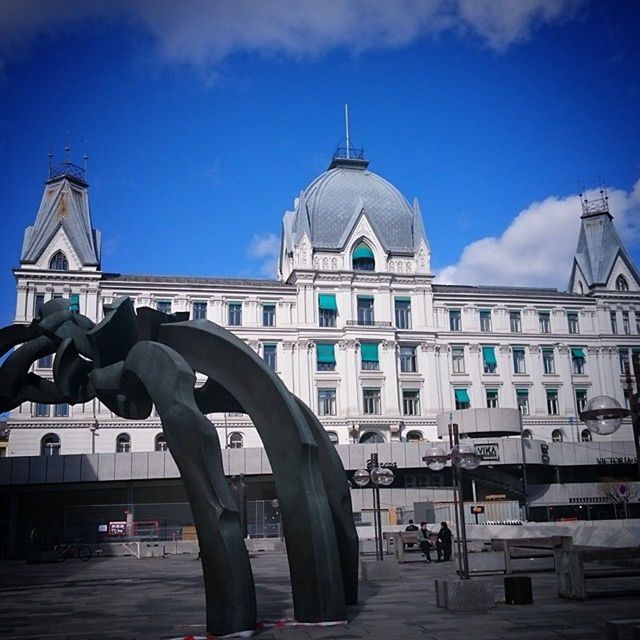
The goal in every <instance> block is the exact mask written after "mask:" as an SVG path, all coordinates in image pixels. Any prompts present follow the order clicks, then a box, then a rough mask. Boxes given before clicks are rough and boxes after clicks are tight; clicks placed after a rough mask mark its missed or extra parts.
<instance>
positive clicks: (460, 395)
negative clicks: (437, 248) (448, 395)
mask: <svg viewBox="0 0 640 640" xmlns="http://www.w3.org/2000/svg"><path fill="white" fill-rule="evenodd" d="M455 393H456V400H457V401H458V402H469V394H468V393H467V390H466V389H455Z"/></svg>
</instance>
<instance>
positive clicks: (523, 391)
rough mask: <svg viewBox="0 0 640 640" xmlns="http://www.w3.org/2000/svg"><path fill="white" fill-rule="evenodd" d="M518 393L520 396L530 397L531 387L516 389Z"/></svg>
mask: <svg viewBox="0 0 640 640" xmlns="http://www.w3.org/2000/svg"><path fill="white" fill-rule="evenodd" d="M516 395H517V396H518V398H528V397H529V389H516Z"/></svg>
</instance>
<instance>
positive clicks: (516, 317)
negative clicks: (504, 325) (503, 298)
mask: <svg viewBox="0 0 640 640" xmlns="http://www.w3.org/2000/svg"><path fill="white" fill-rule="evenodd" d="M509 327H510V329H511V333H522V318H521V317H520V312H519V311H509Z"/></svg>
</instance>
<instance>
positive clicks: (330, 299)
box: [318, 293, 338, 311]
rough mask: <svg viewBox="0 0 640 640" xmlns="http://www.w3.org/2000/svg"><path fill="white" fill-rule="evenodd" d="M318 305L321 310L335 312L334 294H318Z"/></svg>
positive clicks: (336, 306)
mask: <svg viewBox="0 0 640 640" xmlns="http://www.w3.org/2000/svg"><path fill="white" fill-rule="evenodd" d="M318 305H319V306H320V308H321V309H325V310H326V311H337V310H338V305H337V304H336V294H335V293H320V294H318Z"/></svg>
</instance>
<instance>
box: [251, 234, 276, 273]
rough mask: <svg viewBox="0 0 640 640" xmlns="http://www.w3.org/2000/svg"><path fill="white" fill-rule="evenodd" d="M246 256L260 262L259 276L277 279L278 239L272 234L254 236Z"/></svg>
mask: <svg viewBox="0 0 640 640" xmlns="http://www.w3.org/2000/svg"><path fill="white" fill-rule="evenodd" d="M247 256H248V257H249V258H251V259H253V260H260V261H261V262H262V264H261V266H260V274H261V275H263V276H264V277H265V278H275V277H277V275H278V258H279V256H280V239H279V238H278V237H277V236H276V235H275V234H273V233H267V234H264V235H258V234H256V235H254V236H253V238H252V239H251V243H250V244H249V246H248V247H247Z"/></svg>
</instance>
